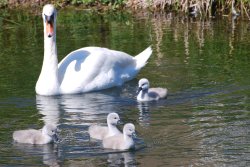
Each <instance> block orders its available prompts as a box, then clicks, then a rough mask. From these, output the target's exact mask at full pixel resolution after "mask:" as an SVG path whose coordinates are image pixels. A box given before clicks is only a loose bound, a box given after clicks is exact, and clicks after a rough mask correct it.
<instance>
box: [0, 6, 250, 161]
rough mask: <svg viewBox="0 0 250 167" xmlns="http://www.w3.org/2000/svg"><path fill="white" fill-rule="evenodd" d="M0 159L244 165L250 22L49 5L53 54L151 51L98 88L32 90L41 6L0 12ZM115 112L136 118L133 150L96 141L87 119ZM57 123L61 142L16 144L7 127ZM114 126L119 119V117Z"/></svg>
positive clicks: (249, 129) (249, 132)
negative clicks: (162, 95)
mask: <svg viewBox="0 0 250 167" xmlns="http://www.w3.org/2000/svg"><path fill="white" fill-rule="evenodd" d="M0 13H1V14H0V50H1V52H0V120H1V124H0V157H1V158H0V164H1V166H18V165H22V166H41V165H42V164H43V165H45V166H119V165H120V166H248V165H250V143H249V141H250V112H249V111H250V106H249V104H250V103H249V102H250V100H249V95H250V85H249V83H250V79H249V73H250V65H249V63H250V57H249V55H250V50H249V47H250V33H249V32H250V28H249V27H250V25H249V23H248V22H245V21H244V20H240V19H236V20H233V19H232V18H230V17H223V18H218V19H207V20H205V21H201V20H199V19H196V20H195V19H190V18H179V17H177V16H174V15H171V14H169V15H153V14H152V15H151V14H144V15H142V14H141V15H133V14H130V13H105V14H98V13H93V12H89V11H83V10H72V9H71V10H67V9H62V10H60V11H59V13H58V21H57V47H58V54H59V60H61V59H62V58H63V57H64V56H66V55H67V54H68V53H69V52H71V51H72V50H75V49H78V48H81V47H83V46H93V45H94V46H102V47H108V48H111V49H115V50H121V51H125V52H127V53H129V54H131V55H136V54H138V53H140V52H141V51H142V50H143V49H145V48H146V47H148V46H149V45H152V47H153V55H152V57H151V58H150V60H149V62H148V64H147V65H146V67H145V68H143V70H142V71H141V72H140V73H139V75H138V76H137V77H136V79H134V80H132V81H130V82H128V83H126V84H125V85H124V86H122V87H119V88H112V89H108V90H104V91H100V92H93V93H86V94H78V95H63V96H53V97H43V96H37V95H36V94H35V91H34V87H35V84H36V80H37V78H38V76H39V73H40V69H41V65H42V60H43V27H42V19H41V14H40V13H39V12H35V14H34V13H33V12H30V11H19V10H15V11H9V10H7V11H1V12H0ZM142 77H146V78H148V79H149V80H150V82H151V86H160V87H167V88H168V90H169V95H168V98H167V99H164V100H161V101H159V102H150V103H138V102H137V101H136V98H135V97H136V93H135V92H136V89H137V82H138V80H139V79H140V78H142ZM110 112H117V113H118V114H119V115H120V117H121V119H122V120H123V122H132V123H134V124H135V126H136V131H137V136H138V138H137V139H136V150H135V151H129V152H117V151H112V150H105V149H103V148H102V147H101V142H99V141H96V140H93V139H90V138H89V135H88V133H87V129H88V127H89V126H90V125H91V124H96V123H100V124H105V122H106V116H107V114H108V113H110ZM50 122H53V123H57V124H58V125H59V129H60V132H59V136H60V142H59V143H57V144H48V145H44V146H31V145H25V144H17V143H14V142H13V141H12V133H13V131H14V130H19V129H27V128H37V129H38V128H41V127H42V126H43V125H44V124H46V123H50ZM119 128H122V126H120V127H119Z"/></svg>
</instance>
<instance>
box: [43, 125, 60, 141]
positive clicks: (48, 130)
mask: <svg viewBox="0 0 250 167" xmlns="http://www.w3.org/2000/svg"><path fill="white" fill-rule="evenodd" d="M42 133H43V134H45V135H48V136H50V137H51V138H52V140H53V141H55V142H56V141H58V137H57V127H56V125H53V124H46V125H45V126H44V127H43V129H42Z"/></svg>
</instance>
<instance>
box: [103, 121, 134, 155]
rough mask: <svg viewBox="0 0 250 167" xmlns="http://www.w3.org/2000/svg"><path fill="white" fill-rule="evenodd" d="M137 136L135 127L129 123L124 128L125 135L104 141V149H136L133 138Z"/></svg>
mask: <svg viewBox="0 0 250 167" xmlns="http://www.w3.org/2000/svg"><path fill="white" fill-rule="evenodd" d="M134 136H135V126H134V125H133V124H132V123H127V124H125V125H124V127H123V134H118V135H115V136H111V137H107V138H105V139H103V141H102V144H103V147H104V148H109V149H117V150H128V149H133V148H134V147H135V144H134V140H133V137H134Z"/></svg>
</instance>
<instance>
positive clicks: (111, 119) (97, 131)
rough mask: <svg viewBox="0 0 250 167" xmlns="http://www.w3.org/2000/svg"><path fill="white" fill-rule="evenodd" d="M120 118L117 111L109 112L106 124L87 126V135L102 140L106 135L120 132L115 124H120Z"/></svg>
mask: <svg viewBox="0 0 250 167" xmlns="http://www.w3.org/2000/svg"><path fill="white" fill-rule="evenodd" d="M120 122H121V121H120V118H119V115H118V114H117V113H110V114H109V115H108V116H107V124H108V126H100V125H92V126H90V127H89V135H90V137H91V138H94V139H99V140H102V139H104V138H106V137H110V136H114V135H117V134H121V132H120V131H119V130H118V129H117V127H116V126H117V125H118V124H120Z"/></svg>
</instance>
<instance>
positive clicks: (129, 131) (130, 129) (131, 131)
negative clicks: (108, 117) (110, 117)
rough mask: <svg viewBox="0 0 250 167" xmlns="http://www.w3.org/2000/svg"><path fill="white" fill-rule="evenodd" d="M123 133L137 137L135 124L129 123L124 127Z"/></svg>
mask: <svg viewBox="0 0 250 167" xmlns="http://www.w3.org/2000/svg"><path fill="white" fill-rule="evenodd" d="M123 134H124V135H127V136H129V137H135V136H136V134H135V125H134V124H132V123H127V124H125V125H124V127H123Z"/></svg>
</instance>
